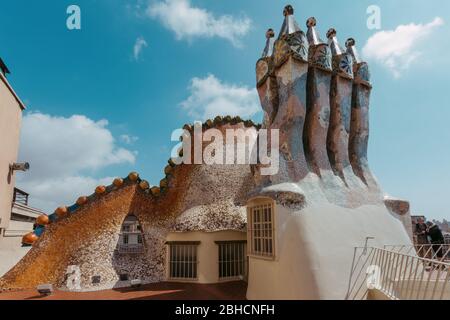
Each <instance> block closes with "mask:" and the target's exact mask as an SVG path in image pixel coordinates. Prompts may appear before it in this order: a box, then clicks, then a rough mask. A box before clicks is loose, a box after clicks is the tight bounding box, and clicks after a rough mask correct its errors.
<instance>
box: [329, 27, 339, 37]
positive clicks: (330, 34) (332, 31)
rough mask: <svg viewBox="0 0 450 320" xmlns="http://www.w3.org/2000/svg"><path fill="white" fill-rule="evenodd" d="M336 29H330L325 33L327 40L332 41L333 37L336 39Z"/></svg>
mask: <svg viewBox="0 0 450 320" xmlns="http://www.w3.org/2000/svg"><path fill="white" fill-rule="evenodd" d="M336 34H337V32H336V29H334V28H330V29H329V30H328V32H327V39H332V38H333V37H336Z"/></svg>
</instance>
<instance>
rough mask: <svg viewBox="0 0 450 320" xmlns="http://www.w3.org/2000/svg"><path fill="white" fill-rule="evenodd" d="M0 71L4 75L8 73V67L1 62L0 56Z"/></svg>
mask: <svg viewBox="0 0 450 320" xmlns="http://www.w3.org/2000/svg"><path fill="white" fill-rule="evenodd" d="M0 71H1V73H2V74H3V76H4V77H6V75H7V74H10V72H9V69H8V67H7V66H6V64H5V63H4V62H3V60H2V58H0Z"/></svg>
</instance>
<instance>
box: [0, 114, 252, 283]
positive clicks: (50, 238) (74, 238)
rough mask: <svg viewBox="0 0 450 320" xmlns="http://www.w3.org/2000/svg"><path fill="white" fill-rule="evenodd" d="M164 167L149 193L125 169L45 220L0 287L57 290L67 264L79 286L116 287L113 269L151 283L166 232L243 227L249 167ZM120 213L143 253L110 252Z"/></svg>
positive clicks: (159, 274)
mask: <svg viewBox="0 0 450 320" xmlns="http://www.w3.org/2000/svg"><path fill="white" fill-rule="evenodd" d="M239 121H241V120H239V119H233V118H230V119H228V122H227V121H225V122H224V124H222V125H221V126H220V127H219V129H220V130H222V131H223V132H225V130H226V129H230V128H241V129H242V128H245V127H246V126H245V124H244V123H243V122H239ZM231 122H233V123H235V124H234V125H233V124H231ZM247 125H249V127H250V124H249V123H247ZM204 147H206V144H205V145H204ZM171 168H172V169H171V170H167V169H166V173H167V171H170V172H169V174H168V175H167V176H166V178H165V179H164V180H165V183H167V187H166V188H165V190H163V192H162V193H160V194H158V195H157V196H155V195H153V194H152V193H151V192H149V190H148V189H147V188H144V189H143V188H142V186H141V185H142V181H143V180H140V179H139V178H138V177H137V176H135V175H134V174H133V175H132V177H133V180H134V181H131V180H130V178H127V179H126V180H125V182H123V183H122V184H119V187H117V186H115V185H114V184H112V185H111V186H109V187H107V188H106V191H105V192H104V193H102V194H100V195H99V194H97V195H92V196H90V197H88V198H87V199H88V201H87V202H86V204H85V205H83V206H81V207H77V209H76V210H74V211H71V212H70V213H67V214H66V215H64V217H63V218H60V219H59V220H58V221H57V222H54V223H52V224H50V225H48V226H47V228H46V230H45V232H44V233H43V235H42V236H41V238H40V239H39V240H38V241H37V242H35V244H34V245H33V248H32V249H31V250H30V252H29V253H28V254H27V255H26V256H25V257H24V258H23V259H22V260H21V261H20V262H19V263H18V264H17V265H16V266H15V267H14V268H13V269H12V270H11V271H10V272H8V273H7V274H6V275H5V276H4V277H3V278H2V279H1V280H0V288H2V289H20V288H32V287H35V286H36V285H38V284H40V283H53V284H55V285H56V286H57V287H59V288H63V289H64V288H65V285H66V283H65V278H66V270H67V268H68V267H69V266H70V265H77V266H79V268H80V271H81V288H82V290H83V291H86V290H100V289H108V288H112V287H117V286H121V285H122V286H123V282H121V281H119V276H120V275H121V274H128V277H129V279H141V280H143V282H144V283H151V282H158V281H162V280H164V279H165V274H166V270H165V259H166V246H165V242H166V236H167V234H168V233H169V232H171V231H206V232H213V231H222V230H239V231H242V230H245V227H246V210H245V207H244V206H245V202H246V194H247V193H248V192H249V191H250V190H251V189H252V188H253V187H254V185H253V179H252V175H251V171H250V166H249V165H212V166H208V165H179V166H171ZM74 197H76V195H74ZM128 214H134V215H135V216H136V217H137V218H138V220H139V222H140V224H141V226H142V231H143V238H144V239H143V240H144V241H143V242H144V248H145V250H144V253H143V254H119V253H118V251H117V250H116V247H117V243H118V240H119V233H120V230H121V225H122V223H123V221H124V219H125V218H126V216H127V215H128ZM94 276H100V279H101V280H100V283H99V284H95V285H94V284H92V277H94Z"/></svg>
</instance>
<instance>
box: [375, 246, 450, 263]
mask: <svg viewBox="0 0 450 320" xmlns="http://www.w3.org/2000/svg"><path fill="white" fill-rule="evenodd" d="M384 249H386V250H389V251H395V252H398V253H404V254H409V255H411V254H412V255H416V254H417V255H418V256H419V257H422V258H427V259H431V260H439V261H442V262H448V261H450V245H449V244H416V245H385V246H384Z"/></svg>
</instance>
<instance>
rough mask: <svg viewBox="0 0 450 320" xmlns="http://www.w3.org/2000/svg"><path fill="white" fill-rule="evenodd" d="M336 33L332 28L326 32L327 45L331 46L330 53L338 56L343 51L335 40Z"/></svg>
mask: <svg viewBox="0 0 450 320" xmlns="http://www.w3.org/2000/svg"><path fill="white" fill-rule="evenodd" d="M336 33H337V32H336V30H335V29H334V28H331V29H330V30H328V32H327V38H328V46H329V47H330V48H331V53H332V54H333V56H338V55H341V54H342V53H343V50H342V48H341V46H340V45H339V42H338V40H337V37H336Z"/></svg>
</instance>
